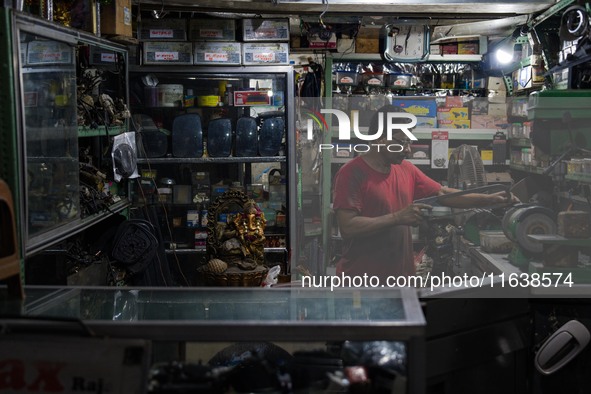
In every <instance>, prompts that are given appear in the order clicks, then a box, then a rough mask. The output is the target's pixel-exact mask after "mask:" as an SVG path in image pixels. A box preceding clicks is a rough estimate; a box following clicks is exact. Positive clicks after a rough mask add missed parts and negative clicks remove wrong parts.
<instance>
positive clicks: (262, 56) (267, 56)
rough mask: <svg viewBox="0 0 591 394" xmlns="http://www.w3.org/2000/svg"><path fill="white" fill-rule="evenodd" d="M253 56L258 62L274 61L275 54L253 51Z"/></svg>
mask: <svg viewBox="0 0 591 394" xmlns="http://www.w3.org/2000/svg"><path fill="white" fill-rule="evenodd" d="M253 58H254V60H256V61H258V62H265V63H270V62H273V61H275V54H274V53H272V52H265V53H255V54H253Z"/></svg>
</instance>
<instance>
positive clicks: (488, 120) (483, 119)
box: [470, 115, 507, 129]
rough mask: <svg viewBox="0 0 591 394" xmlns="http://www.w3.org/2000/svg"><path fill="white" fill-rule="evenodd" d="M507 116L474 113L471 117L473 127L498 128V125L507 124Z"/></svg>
mask: <svg viewBox="0 0 591 394" xmlns="http://www.w3.org/2000/svg"><path fill="white" fill-rule="evenodd" d="M506 123H507V117H502V116H491V115H472V118H471V119H470V124H471V128H473V129H497V128H499V126H498V125H502V124H506Z"/></svg>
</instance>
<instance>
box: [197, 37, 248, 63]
mask: <svg viewBox="0 0 591 394" xmlns="http://www.w3.org/2000/svg"><path fill="white" fill-rule="evenodd" d="M241 57H242V52H241V44H240V43H239V42H205V41H204V42H196V43H194V44H193V63H194V64H210V65H240V64H241Z"/></svg>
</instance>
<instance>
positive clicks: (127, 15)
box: [123, 7, 131, 26]
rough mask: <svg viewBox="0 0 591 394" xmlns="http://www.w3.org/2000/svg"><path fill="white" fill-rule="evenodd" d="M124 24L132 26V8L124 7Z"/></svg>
mask: <svg viewBox="0 0 591 394" xmlns="http://www.w3.org/2000/svg"><path fill="white" fill-rule="evenodd" d="M123 24H124V25H125V26H131V8H129V7H123Z"/></svg>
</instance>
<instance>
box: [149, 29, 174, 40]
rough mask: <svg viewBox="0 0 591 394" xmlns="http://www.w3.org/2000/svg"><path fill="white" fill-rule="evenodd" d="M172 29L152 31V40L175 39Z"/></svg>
mask: <svg viewBox="0 0 591 394" xmlns="http://www.w3.org/2000/svg"><path fill="white" fill-rule="evenodd" d="M173 37H174V32H173V31H172V29H150V38H173Z"/></svg>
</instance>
